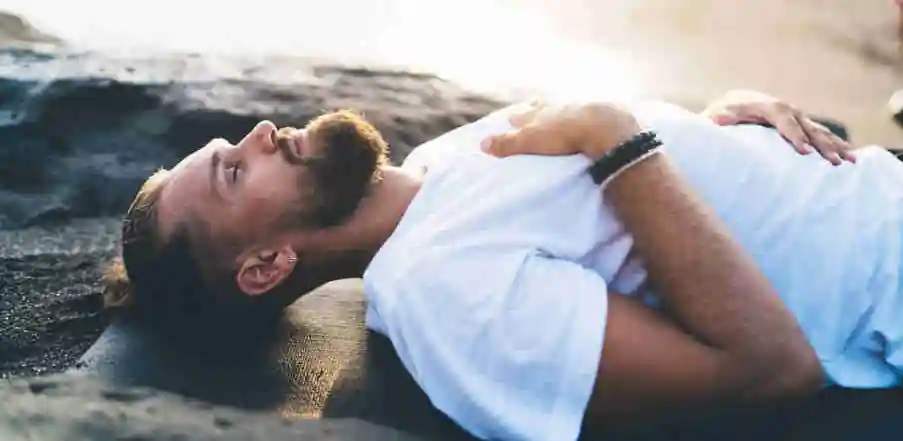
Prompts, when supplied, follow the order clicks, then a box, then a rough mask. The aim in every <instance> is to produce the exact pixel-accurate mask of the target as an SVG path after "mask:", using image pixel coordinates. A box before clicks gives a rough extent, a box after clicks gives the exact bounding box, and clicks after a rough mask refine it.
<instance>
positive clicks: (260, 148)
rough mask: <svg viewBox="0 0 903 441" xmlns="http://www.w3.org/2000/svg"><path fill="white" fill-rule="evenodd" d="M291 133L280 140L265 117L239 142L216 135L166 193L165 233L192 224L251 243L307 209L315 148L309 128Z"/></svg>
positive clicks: (177, 171)
mask: <svg viewBox="0 0 903 441" xmlns="http://www.w3.org/2000/svg"><path fill="white" fill-rule="evenodd" d="M287 135H289V137H288V139H287V140H289V141H291V142H279V141H277V129H276V126H275V125H273V124H272V123H270V122H269V121H263V122H261V123H259V124H257V126H256V127H254V129H252V130H251V132H250V133H248V134H247V135H246V136H245V137H244V138H243V139H242V140H241V141H240V142H238V144H235V145H232V144H230V143H229V142H228V141H226V140H224V139H215V140H213V141H211V142H210V143H208V144H207V145H206V146H204V147H202V148H201V149H199V150H197V151H195V152H194V153H192V154H191V155H190V156H188V157H186V158H185V159H183V160H182V161H181V162H180V163H179V164H178V165H176V167H175V168H173V170H172V177H171V180H170V182H169V183H168V185H167V186H166V188H165V190H164V191H163V194H162V195H161V198H160V204H159V212H158V218H159V222H160V227H161V231H162V232H163V234H164V236H166V235H168V234H169V232H171V231H173V230H174V227H175V226H176V225H177V224H180V223H187V224H188V226H189V228H190V229H197V228H203V229H204V233H205V234H206V235H207V236H208V237H210V238H211V239H212V240H213V241H215V242H216V241H225V240H229V241H233V242H235V243H240V244H248V243H253V242H257V241H261V240H265V239H266V238H267V236H269V235H270V234H271V233H273V230H274V228H276V227H278V226H279V225H278V223H279V222H283V221H285V219H286V217H287V215H288V213H290V212H293V211H297V212H299V213H301V212H303V211H304V205H305V199H306V198H305V196H306V195H307V194H310V193H311V192H312V191H313V179H312V176H311V174H310V173H309V172H307V171H306V170H305V167H303V166H302V165H301V164H302V161H303V158H305V157H309V156H312V155H313V152H312V148H311V146H310V145H309V144H308V141H309V140H308V137H307V133H306V132H305V131H302V130H291V131H290V133H288V134H287Z"/></svg>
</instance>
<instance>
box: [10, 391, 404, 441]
mask: <svg viewBox="0 0 903 441" xmlns="http://www.w3.org/2000/svg"><path fill="white" fill-rule="evenodd" d="M0 403H3V405H2V407H0V439H3V440H4V441H113V440H126V439H127V440H136V441H137V440H143V441H170V440H172V441H175V440H189V439H190V440H192V441H214V440H217V441H227V440H235V441H282V440H285V441H289V440H291V441H304V440H311V441H313V440H317V441H321V440H322V441H333V440H335V441H339V440H354V441H383V440H385V441H389V440H392V441H415V440H417V439H418V438H415V437H414V436H412V435H409V434H405V433H402V432H399V431H396V430H393V429H390V428H386V427H381V426H377V425H374V424H370V423H367V422H364V421H359V420H354V419H337V420H307V421H289V420H282V419H279V418H277V417H275V416H272V415H268V414H263V413H255V412H249V411H243V410H239V409H232V408H227V407H219V406H212V405H209V404H206V403H202V402H198V401H193V400H190V399H187V398H184V397H181V396H179V395H175V394H170V393H165V392H160V391H157V390H153V389H142V388H113V387H111V386H108V385H105V384H103V383H100V382H98V381H95V380H93V379H91V378H90V377H77V376H70V375H56V376H48V377H35V378H27V379H26V378H20V379H15V380H7V381H5V382H0Z"/></svg>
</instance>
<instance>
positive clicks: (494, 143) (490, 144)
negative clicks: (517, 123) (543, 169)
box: [480, 130, 524, 158]
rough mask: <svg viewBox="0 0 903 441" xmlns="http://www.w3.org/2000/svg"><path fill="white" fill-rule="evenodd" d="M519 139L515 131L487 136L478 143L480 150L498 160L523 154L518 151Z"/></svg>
mask: <svg viewBox="0 0 903 441" xmlns="http://www.w3.org/2000/svg"><path fill="white" fill-rule="evenodd" d="M520 138H521V137H520V136H519V132H518V131H517V130H511V131H508V132H505V133H501V134H498V135H493V136H489V137H487V138H486V139H484V140H483V142H481V143H480V149H481V150H483V151H484V152H486V153H488V154H490V155H492V156H496V157H499V158H504V157H507V156H511V155H516V154H518V153H524V152H521V151H519V149H520V147H519V144H520Z"/></svg>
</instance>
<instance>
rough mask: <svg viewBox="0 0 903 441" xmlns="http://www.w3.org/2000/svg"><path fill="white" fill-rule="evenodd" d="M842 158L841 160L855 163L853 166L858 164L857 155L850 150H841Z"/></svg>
mask: <svg viewBox="0 0 903 441" xmlns="http://www.w3.org/2000/svg"><path fill="white" fill-rule="evenodd" d="M840 157H841V159H843V160H844V161H847V162H851V163H853V164H855V163H856V154H855V153H853V152H852V151H850V150H841V151H840Z"/></svg>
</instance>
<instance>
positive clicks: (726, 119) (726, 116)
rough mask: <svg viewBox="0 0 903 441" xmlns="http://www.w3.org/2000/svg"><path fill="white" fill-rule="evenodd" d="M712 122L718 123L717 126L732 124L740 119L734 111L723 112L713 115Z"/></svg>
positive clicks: (737, 122)
mask: <svg viewBox="0 0 903 441" xmlns="http://www.w3.org/2000/svg"><path fill="white" fill-rule="evenodd" d="M712 122H714V123H715V124H718V125H719V126H732V125H735V124H739V123H740V122H741V121H740V116H738V115H737V114H736V113H735V112H724V113H719V114H717V115H715V116H713V117H712Z"/></svg>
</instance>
